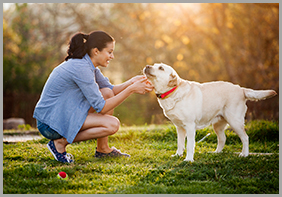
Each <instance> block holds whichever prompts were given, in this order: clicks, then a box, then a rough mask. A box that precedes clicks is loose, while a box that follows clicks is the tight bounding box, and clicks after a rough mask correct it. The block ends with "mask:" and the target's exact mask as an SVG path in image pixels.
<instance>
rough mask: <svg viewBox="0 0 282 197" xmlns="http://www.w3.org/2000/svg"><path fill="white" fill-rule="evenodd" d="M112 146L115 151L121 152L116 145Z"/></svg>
mask: <svg viewBox="0 0 282 197" xmlns="http://www.w3.org/2000/svg"><path fill="white" fill-rule="evenodd" d="M112 148H113V149H115V150H116V151H118V152H119V153H121V152H120V150H119V149H117V148H116V147H114V146H113V147H112Z"/></svg>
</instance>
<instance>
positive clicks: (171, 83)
mask: <svg viewBox="0 0 282 197" xmlns="http://www.w3.org/2000/svg"><path fill="white" fill-rule="evenodd" d="M169 77H170V80H169V82H168V84H167V86H168V87H175V86H177V76H176V75H173V74H172V73H171V74H170V76H169Z"/></svg>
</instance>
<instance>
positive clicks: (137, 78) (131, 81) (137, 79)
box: [129, 75, 146, 84]
mask: <svg viewBox="0 0 282 197" xmlns="http://www.w3.org/2000/svg"><path fill="white" fill-rule="evenodd" d="M145 78H146V76H145V75H137V76H135V77H132V78H131V79H129V82H130V84H134V83H135V82H136V81H139V80H141V79H145Z"/></svg>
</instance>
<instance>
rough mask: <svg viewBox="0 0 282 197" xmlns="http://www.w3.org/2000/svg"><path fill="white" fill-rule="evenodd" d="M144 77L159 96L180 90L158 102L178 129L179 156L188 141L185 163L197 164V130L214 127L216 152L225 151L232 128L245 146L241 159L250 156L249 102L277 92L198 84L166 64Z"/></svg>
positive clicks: (146, 71)
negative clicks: (246, 122)
mask: <svg viewBox="0 0 282 197" xmlns="http://www.w3.org/2000/svg"><path fill="white" fill-rule="evenodd" d="M144 74H146V76H147V77H148V79H149V80H150V81H151V82H152V84H153V85H154V88H155V93H157V94H161V93H165V92H167V91H169V90H170V89H172V88H173V87H172V86H171V84H175V85H178V86H179V87H178V88H177V89H176V90H175V91H174V92H173V93H172V94H171V95H170V96H169V97H168V98H164V99H159V98H158V102H159V104H160V106H161V107H162V109H163V112H164V114H165V116H166V117H168V118H169V119H170V120H171V121H172V122H173V124H174V125H175V126H176V129H177V151H176V154H175V155H179V156H182V155H183V151H184V149H185V137H187V155H186V158H185V160H184V161H194V149H195V133H196V130H197V129H202V128H204V127H206V126H208V125H210V124H212V125H213V128H214V130H215V133H216V134H217V140H218V144H217V149H216V151H215V152H217V153H219V152H221V151H222V149H223V147H224V145H225V140H226V136H225V133H224V130H225V127H226V125H227V124H229V125H230V126H231V127H232V128H233V130H234V131H235V132H236V133H237V135H238V136H239V137H240V139H241V141H242V143H243V148H242V152H241V154H240V156H244V157H246V156H248V154H249V138H248V135H247V134H246V132H245V130H244V117H245V113H246V111H247V106H246V100H262V99H266V98H270V97H272V96H275V95H276V92H275V91H273V90H259V91H258V90H252V89H247V88H241V87H240V86H239V85H234V84H232V83H229V82H223V81H218V82H209V83H197V82H191V81H187V80H183V79H181V78H180V77H179V76H178V74H177V73H176V71H175V70H174V69H173V68H172V67H170V66H168V65H165V64H163V63H161V64H154V65H153V66H147V67H146V68H144ZM168 84H169V85H168Z"/></svg>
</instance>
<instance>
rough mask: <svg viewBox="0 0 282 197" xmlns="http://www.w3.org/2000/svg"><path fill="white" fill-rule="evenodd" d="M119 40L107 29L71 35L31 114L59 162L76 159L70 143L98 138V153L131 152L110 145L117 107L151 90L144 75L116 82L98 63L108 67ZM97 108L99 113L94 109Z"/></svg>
mask: <svg viewBox="0 0 282 197" xmlns="http://www.w3.org/2000/svg"><path fill="white" fill-rule="evenodd" d="M114 47H115V40H114V38H113V37H111V36H110V35H109V34H107V33H106V32H103V31H94V32H91V33H90V34H89V35H85V34H82V33H77V34H76V35H74V36H73V37H72V38H71V41H70V43H69V49H68V56H67V57H66V58H65V61H64V62H63V63H62V64H60V65H59V66H57V67H56V68H55V69H54V70H53V71H52V73H51V74H50V76H49V78H48V80H47V82H46V84H45V86H44V88H43V91H42V94H41V97H40V99H39V101H38V103H37V105H36V107H35V110H34V115H33V117H34V118H35V119H36V120H37V128H38V130H39V132H40V133H41V134H42V135H43V136H44V137H46V138H48V139H50V141H49V143H48V144H47V147H48V149H49V150H50V152H51V153H52V154H53V156H54V157H55V159H56V160H58V161H60V162H64V163H65V162H67V163H71V162H73V159H72V158H71V157H72V155H71V154H69V153H66V146H67V145H68V144H70V143H74V142H79V141H86V140H90V139H97V147H96V152H95V157H103V156H128V157H129V156H130V155H128V154H125V153H121V152H120V151H119V150H117V149H115V148H114V147H112V148H110V147H109V145H108V136H109V135H113V134H115V133H116V132H117V131H118V129H119V125H120V122H119V120H118V119H117V118H116V117H114V116H112V115H113V110H114V108H115V107H117V106H118V105H119V104H121V103H122V102H123V101H124V100H125V99H126V98H127V97H129V96H130V95H131V94H133V93H138V94H145V93H146V92H150V91H152V90H153V87H152V85H151V84H150V83H149V82H148V81H147V79H146V77H145V76H135V77H133V78H132V79H130V80H128V81H126V82H125V83H123V84H120V85H112V84H111V83H110V82H109V80H108V78H106V77H104V76H103V74H102V73H101V72H100V70H99V68H98V66H101V67H107V66H108V65H109V62H110V60H112V59H113V58H114V54H113V51H114ZM95 112H97V113H95Z"/></svg>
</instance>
